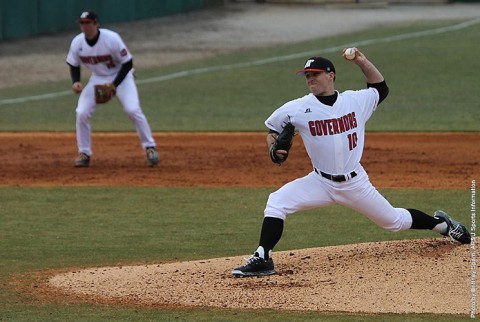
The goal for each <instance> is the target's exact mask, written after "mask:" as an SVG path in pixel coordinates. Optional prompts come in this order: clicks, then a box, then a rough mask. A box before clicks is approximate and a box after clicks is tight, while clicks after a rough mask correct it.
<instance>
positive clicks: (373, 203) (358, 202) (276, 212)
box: [264, 88, 412, 231]
mask: <svg viewBox="0 0 480 322" xmlns="http://www.w3.org/2000/svg"><path fill="white" fill-rule="evenodd" d="M378 100H379V94H378V91H377V90H376V89H375V88H368V89H363V90H358V91H345V92H343V93H338V98H337V100H336V102H335V104H333V106H327V105H324V104H322V103H321V102H320V101H319V100H318V99H317V98H316V97H315V96H314V95H313V94H308V95H306V96H304V97H302V98H298V99H295V100H292V101H290V102H287V103H286V104H284V105H283V106H282V107H280V108H278V109H277V110H276V111H274V112H273V114H272V115H271V116H270V117H269V118H268V119H267V120H266V121H265V125H266V126H267V127H268V128H270V129H271V130H274V131H276V132H278V133H280V132H282V128H283V126H284V125H285V124H286V123H287V122H291V123H292V124H293V125H294V126H295V127H296V129H297V130H298V131H299V134H300V135H301V137H302V139H303V142H304V144H305V148H306V150H307V153H308V155H309V157H310V159H311V162H312V165H313V168H314V170H313V171H312V172H310V173H309V174H308V175H306V176H305V177H303V178H299V179H297V180H294V181H292V182H290V183H287V184H286V185H284V186H283V187H281V188H280V189H279V190H277V191H275V192H274V193H272V194H270V197H269V199H268V202H267V206H266V208H265V212H264V214H265V217H275V218H280V219H282V220H285V218H286V216H287V215H289V214H291V213H294V212H296V211H299V210H305V209H310V208H317V207H324V206H328V205H331V204H335V203H337V204H341V205H344V206H347V207H349V208H351V209H354V210H356V211H358V212H360V213H362V214H363V215H365V216H366V217H368V218H369V219H371V220H372V221H373V222H375V223H376V224H377V225H378V226H380V227H383V228H385V229H387V230H390V231H399V230H405V229H409V228H410V227H411V225H412V216H411V215H410V213H409V212H408V211H407V210H406V209H403V208H394V207H392V205H390V203H389V202H388V201H387V200H386V199H385V198H384V197H383V196H382V195H381V194H380V193H379V192H378V191H377V190H376V189H375V187H373V186H372V184H371V183H370V180H369V178H368V175H367V173H366V172H365V170H364V169H363V167H362V165H361V164H360V159H361V157H362V152H363V148H364V142H365V123H366V122H367V121H368V119H369V118H370V116H371V115H372V113H373V112H374V111H375V109H376V107H377V104H378ZM320 171H322V172H324V173H327V174H331V175H345V176H346V177H347V178H348V180H347V181H344V182H334V181H331V180H329V179H327V178H324V177H323V176H321V175H320ZM352 172H355V174H356V175H352ZM352 176H353V177H352Z"/></svg>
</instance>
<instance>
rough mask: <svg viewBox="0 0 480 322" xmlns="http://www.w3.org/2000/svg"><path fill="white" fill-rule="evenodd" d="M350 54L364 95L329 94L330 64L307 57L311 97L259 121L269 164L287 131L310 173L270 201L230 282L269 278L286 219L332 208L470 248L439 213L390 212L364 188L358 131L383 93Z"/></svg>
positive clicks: (283, 149)
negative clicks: (255, 241) (300, 145)
mask: <svg viewBox="0 0 480 322" xmlns="http://www.w3.org/2000/svg"><path fill="white" fill-rule="evenodd" d="M353 50H354V54H353V55H352V56H351V51H349V52H348V55H349V57H346V56H345V50H344V53H343V54H342V56H343V58H344V59H345V60H348V61H350V62H352V63H354V64H356V65H357V66H358V67H359V68H360V70H361V72H362V73H363V75H364V76H365V79H366V82H367V88H366V89H361V90H355V91H354V90H348V91H345V92H342V93H340V92H338V91H336V90H335V87H334V82H335V77H336V73H335V67H334V65H333V63H332V62H331V61H330V60H328V59H326V58H323V57H312V58H309V59H307V61H306V63H305V65H304V68H303V69H302V70H301V71H299V72H298V73H299V74H300V75H303V76H305V80H306V84H307V87H308V89H309V91H310V93H309V94H308V95H305V96H303V97H301V98H298V99H295V100H292V101H290V102H287V103H286V104H284V105H283V106H281V107H280V108H278V109H277V110H276V111H274V112H273V114H272V115H271V116H270V117H269V118H268V119H267V120H266V121H265V125H266V126H267V127H268V128H269V130H270V132H269V133H268V134H267V137H266V141H267V147H268V152H269V155H270V157H271V159H272V161H273V162H275V163H279V164H281V163H282V162H284V161H285V160H286V158H287V157H288V152H289V149H290V146H291V144H288V143H289V142H291V140H292V138H293V133H294V132H293V131H292V130H291V129H292V127H294V128H295V129H296V130H297V131H298V133H299V134H300V135H301V136H302V139H303V142H304V144H305V148H306V150H307V153H308V155H309V157H310V159H311V162H312V167H313V170H312V171H311V172H310V173H309V174H307V175H306V176H305V177H303V178H299V179H296V180H294V181H292V182H289V183H287V184H285V185H284V186H283V187H281V188H280V189H278V190H277V191H275V192H273V193H272V194H270V196H269V198H268V201H267V205H266V207H265V211H264V219H263V225H262V230H261V233H260V242H259V245H258V248H257V249H256V250H255V252H254V253H253V255H252V256H251V257H250V258H248V259H247V263H246V264H245V265H244V266H240V267H237V268H235V269H233V271H232V274H233V275H234V276H242V277H243V276H257V275H270V274H275V268H274V264H273V260H272V257H271V255H272V250H273V248H274V247H275V245H276V244H277V243H278V241H279V240H280V238H281V236H282V233H283V226H284V221H285V219H286V218H287V216H288V215H290V214H293V213H295V212H297V211H299V210H305V209H311V208H319V207H326V206H329V205H333V204H340V205H343V206H346V207H349V208H351V209H353V210H355V211H357V212H359V213H361V214H363V215H364V216H366V217H367V218H369V219H370V220H371V221H373V222H374V223H375V224H376V225H378V226H380V227H382V228H384V229H386V230H389V231H394V232H396V231H401V230H406V229H429V230H433V231H435V232H438V233H440V234H442V235H444V236H450V237H451V238H452V239H453V240H455V241H458V242H460V243H462V244H468V243H470V239H471V238H470V234H469V232H468V230H467V229H466V228H465V226H463V225H462V224H460V223H459V222H457V221H455V220H454V219H452V218H451V217H450V216H449V215H448V214H446V213H445V212H443V211H441V210H438V211H436V212H435V213H434V215H433V216H430V215H428V214H426V213H424V212H422V211H420V210H416V209H404V208H396V207H393V206H392V205H391V204H390V203H389V202H388V201H387V200H386V199H385V198H384V197H383V196H382V195H381V194H380V193H379V192H378V191H377V190H376V189H375V187H374V186H373V185H372V184H371V183H370V180H369V178H368V175H367V173H366V172H365V170H364V168H363V167H362V165H361V164H360V159H361V157H362V152H363V148H364V143H365V124H366V123H367V121H368V119H369V118H370V117H371V116H372V113H373V112H375V110H376V109H377V107H378V105H379V104H380V103H381V102H382V101H383V100H384V99H385V98H386V97H387V95H388V91H389V89H388V86H387V83H386V82H385V79H384V77H383V76H382V74H381V73H380V71H379V70H378V69H377V68H376V67H375V66H374V65H373V64H372V63H371V62H370V61H369V60H368V59H367V58H366V57H365V55H364V54H363V53H362V52H361V51H360V50H358V49H357V48H353ZM285 133H287V134H285ZM288 133H290V134H288ZM289 136H291V138H289ZM285 137H286V138H285ZM279 138H280V140H279Z"/></svg>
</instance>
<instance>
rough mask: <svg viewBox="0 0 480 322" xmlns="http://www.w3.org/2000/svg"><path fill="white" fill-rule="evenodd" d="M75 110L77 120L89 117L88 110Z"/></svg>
mask: <svg viewBox="0 0 480 322" xmlns="http://www.w3.org/2000/svg"><path fill="white" fill-rule="evenodd" d="M76 112H77V120H78V121H88V120H89V119H90V116H91V113H90V112H89V111H87V110H79V109H77V111H76Z"/></svg>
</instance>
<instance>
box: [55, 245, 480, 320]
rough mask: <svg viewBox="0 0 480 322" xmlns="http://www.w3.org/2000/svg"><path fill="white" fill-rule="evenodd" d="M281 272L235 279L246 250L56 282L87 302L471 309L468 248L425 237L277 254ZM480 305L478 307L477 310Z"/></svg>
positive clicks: (97, 271)
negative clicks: (237, 254) (233, 272)
mask: <svg viewBox="0 0 480 322" xmlns="http://www.w3.org/2000/svg"><path fill="white" fill-rule="evenodd" d="M274 261H275V265H276V270H277V272H278V274H277V275H272V276H268V277H253V278H252V277H251V278H235V277H233V276H232V275H231V274H230V271H231V269H232V268H233V267H235V266H238V265H241V264H243V263H244V261H243V258H242V257H225V258H214V259H208V260H199V261H190V262H180V263H164V264H156V265H141V266H123V267H100V268H90V269H84V270H79V271H73V272H69V273H64V274H60V275H56V276H54V277H52V278H51V279H50V280H49V284H50V286H51V287H53V288H56V289H57V290H58V292H62V293H65V296H67V297H68V296H72V294H74V295H75V296H76V298H78V297H81V298H83V299H85V300H86V301H94V302H97V303H98V302H100V303H110V304H112V303H118V304H130V305H142V306H143V305H145V306H209V307H219V308H241V309H262V308H263V309H281V310H311V311H319V312H329V311H335V312H352V313H436V314H468V313H469V312H470V299H471V294H470V248H469V246H468V245H459V244H455V245H453V244H451V243H450V242H449V241H448V240H447V239H442V238H439V239H419V240H404V241H393V242H374V243H363V244H356V245H344V246H334V247H322V248H311V249H302V250H294V251H285V252H276V253H274ZM477 312H478V309H477Z"/></svg>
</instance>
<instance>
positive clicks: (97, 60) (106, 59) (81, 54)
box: [67, 28, 155, 155]
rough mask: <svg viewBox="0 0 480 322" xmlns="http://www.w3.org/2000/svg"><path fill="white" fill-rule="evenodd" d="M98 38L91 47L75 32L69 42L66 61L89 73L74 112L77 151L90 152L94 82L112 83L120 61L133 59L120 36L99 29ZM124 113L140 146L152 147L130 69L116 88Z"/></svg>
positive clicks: (152, 142) (149, 132)
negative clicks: (130, 122)
mask: <svg viewBox="0 0 480 322" xmlns="http://www.w3.org/2000/svg"><path fill="white" fill-rule="evenodd" d="M99 31H100V37H99V38H98V41H97V42H96V43H95V45H93V46H90V45H89V44H88V43H87V41H86V39H85V35H84V34H83V33H81V34H79V35H77V36H76V37H75V38H74V39H73V40H72V43H71V45H70V50H69V52H68V56H67V63H68V64H69V65H71V66H74V67H79V66H80V64H84V65H85V66H86V67H87V68H88V69H90V70H91V72H92V75H91V77H90V79H89V81H88V83H87V85H86V86H85V88H84V89H83V91H82V92H81V94H80V97H79V99H78V105H77V109H76V113H77V124H76V125H77V144H78V152H79V153H85V154H87V155H92V150H91V126H90V119H91V116H92V114H93V112H94V111H95V107H96V103H95V94H94V85H96V84H106V83H112V82H113V80H114V79H115V76H116V75H117V73H118V71H119V70H120V68H121V65H122V64H123V63H126V62H128V61H129V60H131V59H132V55H131V54H130V52H129V51H128V49H127V46H125V44H124V42H123V40H122V39H121V37H120V35H119V34H118V33H116V32H113V31H111V30H108V29H103V28H100V29H99ZM116 96H117V97H118V99H119V100H120V103H121V104H122V106H123V109H124V111H125V113H127V115H128V116H129V118H130V119H131V120H132V121H133V124H134V126H135V129H136V131H137V133H138V136H139V138H140V142H141V144H142V146H143V148H146V147H155V141H154V139H153V136H152V132H151V130H150V126H149V124H148V122H147V119H146V117H145V115H144V114H143V111H142V109H141V107H140V100H139V97H138V91H137V87H136V85H135V80H134V77H133V71H132V70H131V71H130V72H129V73H128V74H127V76H126V77H125V78H124V79H123V81H122V82H121V83H120V85H118V87H117V89H116Z"/></svg>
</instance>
